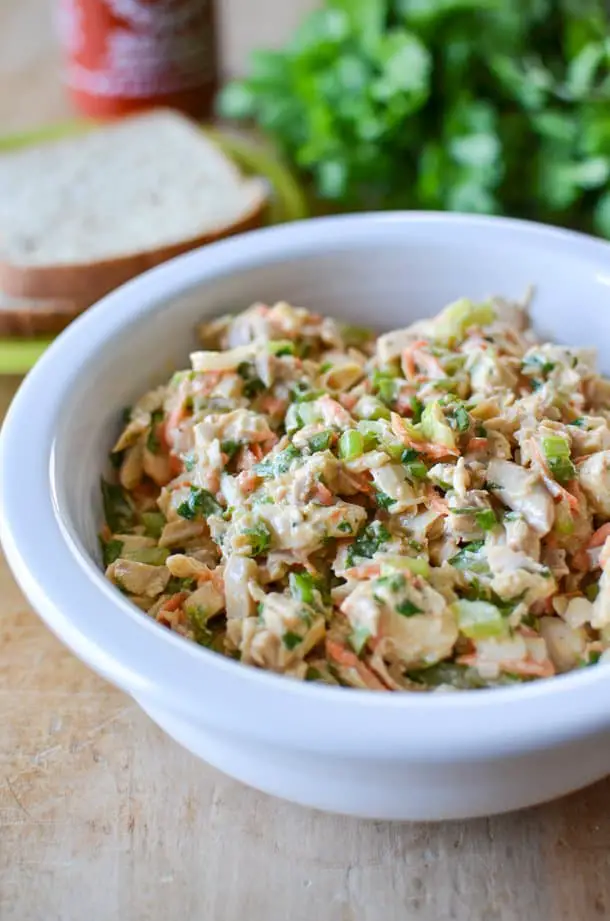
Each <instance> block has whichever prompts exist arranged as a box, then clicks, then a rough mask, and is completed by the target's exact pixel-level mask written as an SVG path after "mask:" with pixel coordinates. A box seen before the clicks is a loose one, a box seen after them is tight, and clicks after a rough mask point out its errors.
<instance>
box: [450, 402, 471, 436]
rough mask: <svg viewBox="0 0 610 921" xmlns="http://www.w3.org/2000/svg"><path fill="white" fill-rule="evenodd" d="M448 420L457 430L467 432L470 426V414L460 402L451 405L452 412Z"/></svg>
mask: <svg viewBox="0 0 610 921" xmlns="http://www.w3.org/2000/svg"><path fill="white" fill-rule="evenodd" d="M449 419H450V422H451V424H452V426H453V427H454V428H456V429H457V431H458V432H467V431H468V429H469V428H470V416H469V415H468V410H467V409H466V407H465V406H464V405H463V404H462V403H457V404H456V405H455V406H454V407H452V413H451V416H450V417H449Z"/></svg>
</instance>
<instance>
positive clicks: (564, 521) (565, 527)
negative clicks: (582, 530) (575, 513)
mask: <svg viewBox="0 0 610 921" xmlns="http://www.w3.org/2000/svg"><path fill="white" fill-rule="evenodd" d="M554 530H555V531H556V532H557V534H564V535H566V536H568V535H570V534H573V533H574V519H573V517H572V513H571V512H570V509H569V507H568V504H567V502H558V503H557V504H556V506H555V527H554Z"/></svg>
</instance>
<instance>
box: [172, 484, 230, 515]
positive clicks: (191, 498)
mask: <svg viewBox="0 0 610 921" xmlns="http://www.w3.org/2000/svg"><path fill="white" fill-rule="evenodd" d="M176 511H177V512H178V514H179V515H180V517H181V518H187V519H188V520H189V521H192V520H193V519H194V518H201V517H203V518H207V517H208V516H209V515H219V514H221V512H222V506H221V505H220V504H219V503H218V502H217V501H216V499H215V498H214V496H213V495H212V493H211V492H209V491H208V490H207V489H200V488H199V487H198V486H191V489H190V492H189V495H188V497H187V498H186V499H185V500H184V502H181V503H180V505H179V506H178V508H177V509H176Z"/></svg>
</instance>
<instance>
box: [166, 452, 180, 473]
mask: <svg viewBox="0 0 610 921" xmlns="http://www.w3.org/2000/svg"><path fill="white" fill-rule="evenodd" d="M169 469H170V471H171V473H172V476H175V477H176V476H179V475H180V474H181V473H182V461H181V460H180V458H179V457H178V455H177V454H173V453H172V454H170V456H169Z"/></svg>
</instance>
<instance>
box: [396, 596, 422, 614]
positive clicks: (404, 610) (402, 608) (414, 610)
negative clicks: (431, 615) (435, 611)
mask: <svg viewBox="0 0 610 921" xmlns="http://www.w3.org/2000/svg"><path fill="white" fill-rule="evenodd" d="M396 610H397V611H398V613H399V614H402V616H403V617H413V616H414V615H415V614H421V613H422V609H421V608H418V607H417V605H416V604H413V602H412V601H409V600H408V599H407V600H406V601H401V602H400V604H397V605H396Z"/></svg>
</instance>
